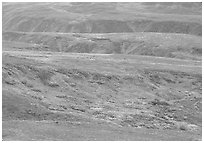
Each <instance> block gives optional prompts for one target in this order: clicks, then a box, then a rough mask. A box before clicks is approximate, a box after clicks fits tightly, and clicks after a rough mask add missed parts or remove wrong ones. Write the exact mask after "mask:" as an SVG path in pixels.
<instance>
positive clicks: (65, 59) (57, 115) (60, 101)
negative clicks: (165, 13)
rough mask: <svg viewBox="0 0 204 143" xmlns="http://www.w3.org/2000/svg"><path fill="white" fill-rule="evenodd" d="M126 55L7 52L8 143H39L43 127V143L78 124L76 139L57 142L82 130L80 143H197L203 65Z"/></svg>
mask: <svg viewBox="0 0 204 143" xmlns="http://www.w3.org/2000/svg"><path fill="white" fill-rule="evenodd" d="M121 56H122V55H103V54H63V53H50V52H49V53H46V52H30V51H29V52H22V51H20V52H17V51H15V52H12V51H10V52H9V51H7V52H4V53H3V67H2V68H3V69H2V70H3V79H2V80H3V96H2V99H3V102H2V103H3V139H5V140H14V139H19V140H26V139H28V138H29V139H30V138H31V139H32V138H33V139H34V140H38V138H37V136H38V134H37V135H36V136H34V135H33V134H32V133H33V132H37V131H38V130H40V127H34V126H35V125H37V124H38V125H41V124H42V126H44V131H45V132H43V136H42V137H40V138H41V139H42V140H46V139H49V138H51V139H53V138H54V136H55V135H54V134H55V132H56V133H57V134H59V133H60V132H63V130H67V129H68V128H70V126H71V128H72V126H73V125H74V126H75V127H74V128H75V129H73V130H74V132H75V133H74V132H73V134H70V135H66V137H65V136H64V135H60V136H61V137H62V138H56V140H74V139H76V136H78V134H77V131H78V127H79V129H80V130H81V128H82V129H84V130H87V129H89V131H88V133H86V134H83V136H81V137H79V140H93V138H95V139H96V140H109V139H111V140H120V139H122V140H128V139H130V140H200V139H201V126H202V106H201V105H202V103H201V102H202V100H201V98H202V97H201V95H202V93H201V88H202V86H201V84H202V82H201V77H202V76H201V62H198V61H184V60H175V59H168V58H157V57H146V56H144V57H143V56H125V55H123V56H122V57H121ZM14 93H15V94H14ZM25 120H26V121H25ZM23 121H25V122H23ZM36 121H39V122H36ZM65 121H66V122H65ZM29 122H30V123H29ZM27 124H30V125H29V126H30V127H31V128H34V129H33V130H31V131H30V132H26V130H28V129H27ZM86 125H87V126H86ZM55 126H59V127H61V126H64V127H63V128H62V129H59V128H58V127H56V128H55ZM92 126H102V127H99V128H104V132H102V131H97V129H99V128H97V129H96V128H94V127H93V128H92ZM108 126H110V128H111V129H113V130H116V131H110V132H113V135H110V136H106V133H105V132H106V131H107V130H108V129H109V127H108ZM12 128H15V130H13V131H11V129H12ZM50 128H53V129H54V130H53V131H49V133H48V130H49V129H50ZM140 128H141V130H140ZM147 129H149V130H147ZM19 130H25V131H22V132H21V136H19ZM73 130H72V131H73ZM163 130H164V132H163ZM58 131H59V132H58ZM121 131H122V132H123V134H124V135H123V137H121V138H116V137H115V136H119V134H120V132H121ZM144 131H145V132H146V131H147V136H148V137H147V136H146V135H145V134H144V133H143V132H144ZM91 132H94V134H92V133H91ZM129 132H133V134H141V135H142V137H139V136H135V135H134V136H135V137H134V138H132V137H131V136H132V135H133V134H132V135H131V134H129ZM153 132H156V134H155V135H154V136H152V135H151V133H153ZM173 132H177V134H176V135H175V133H173ZM90 134H92V137H90ZM99 134H100V135H99ZM101 134H102V135H101ZM161 134H162V137H161V136H160V135H161ZM167 134H170V135H169V136H166V135H167ZM189 134H191V135H190V136H189ZM41 135H42V134H41ZM86 135H87V136H86ZM155 136H156V137H157V138H156V137H155ZM86 137H87V138H86ZM103 137H104V138H103Z"/></svg>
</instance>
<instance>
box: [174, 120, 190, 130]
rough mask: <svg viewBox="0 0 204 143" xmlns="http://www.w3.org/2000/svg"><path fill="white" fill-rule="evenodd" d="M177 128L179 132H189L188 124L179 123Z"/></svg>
mask: <svg viewBox="0 0 204 143" xmlns="http://www.w3.org/2000/svg"><path fill="white" fill-rule="evenodd" d="M176 126H177V128H178V129H179V130H183V131H187V130H188V124H187V123H186V122H177V123H176Z"/></svg>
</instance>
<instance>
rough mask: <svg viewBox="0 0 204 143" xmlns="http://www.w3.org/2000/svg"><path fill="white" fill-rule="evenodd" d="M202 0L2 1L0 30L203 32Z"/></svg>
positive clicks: (198, 33) (199, 33)
mask: <svg viewBox="0 0 204 143" xmlns="http://www.w3.org/2000/svg"><path fill="white" fill-rule="evenodd" d="M201 17H202V6H201V3H3V30H4V31H23V32H62V33H70V32H77V33H121V32H161V33H184V34H193V35H202V18H201Z"/></svg>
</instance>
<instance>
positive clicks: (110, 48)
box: [3, 32, 202, 60]
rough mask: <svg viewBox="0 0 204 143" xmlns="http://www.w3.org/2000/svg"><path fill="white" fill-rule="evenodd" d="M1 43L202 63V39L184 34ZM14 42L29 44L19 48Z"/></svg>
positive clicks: (9, 36)
mask: <svg viewBox="0 0 204 143" xmlns="http://www.w3.org/2000/svg"><path fill="white" fill-rule="evenodd" d="M116 35H117V36H116ZM3 40H5V42H3V45H4V43H5V44H7V45H5V46H3V47H5V48H7V50H8V48H12V49H14V50H26V49H27V50H35V51H39V50H41V51H54V52H74V53H104V54H131V55H148V56H159V57H169V58H179V59H191V60H201V56H202V44H201V43H202V38H201V37H200V36H193V35H186V34H165V33H148V32H144V33H121V34H118V33H111V34H76V33H75V34H73V33H69V34H64V33H61V34H60V33H58V34H57V33H47V32H46V33H43V32H4V33H3ZM15 42H22V43H28V45H27V46H25V44H24V46H23V45H22V46H18V45H19V44H16V43H15ZM32 44H33V46H31V45H32ZM18 47H20V49H19V48H18ZM22 47H24V48H22ZM5 50H6V49H5Z"/></svg>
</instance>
